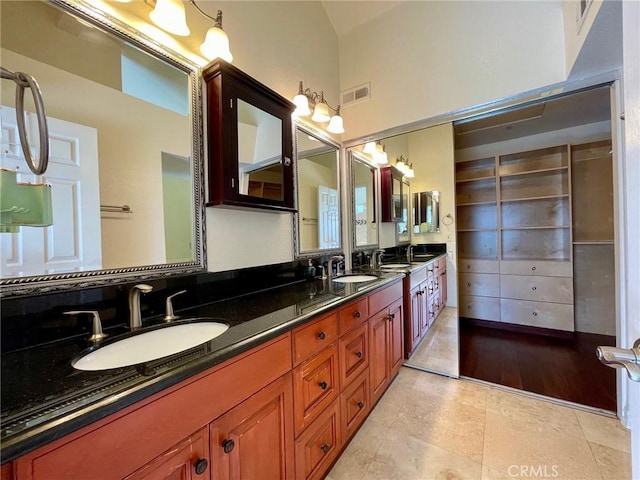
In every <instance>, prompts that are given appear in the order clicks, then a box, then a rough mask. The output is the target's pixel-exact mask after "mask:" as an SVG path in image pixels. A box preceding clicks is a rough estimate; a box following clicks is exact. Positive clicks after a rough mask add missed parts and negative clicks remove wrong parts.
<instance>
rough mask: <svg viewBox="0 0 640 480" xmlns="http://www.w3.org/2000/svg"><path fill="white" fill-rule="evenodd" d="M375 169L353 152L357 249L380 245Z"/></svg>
mask: <svg viewBox="0 0 640 480" xmlns="http://www.w3.org/2000/svg"><path fill="white" fill-rule="evenodd" d="M375 170H376V169H375V167H373V166H372V165H369V164H368V163H366V162H365V161H363V160H360V159H358V158H357V157H356V154H355V152H353V151H352V152H351V179H352V182H351V185H352V187H353V190H352V192H351V194H352V198H353V200H352V201H353V211H352V215H353V237H354V239H353V245H354V247H355V248H360V247H367V246H372V245H376V246H377V245H378V229H377V224H376V200H375V199H376V194H375V186H376V174H375Z"/></svg>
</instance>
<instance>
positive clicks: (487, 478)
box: [482, 465, 513, 480]
mask: <svg viewBox="0 0 640 480" xmlns="http://www.w3.org/2000/svg"><path fill="white" fill-rule="evenodd" d="M508 479H513V477H510V476H509V475H507V474H506V473H502V472H499V471H497V470H493V469H492V468H489V467H487V466H486V465H482V480H508Z"/></svg>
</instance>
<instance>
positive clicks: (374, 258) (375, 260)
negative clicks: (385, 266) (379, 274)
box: [371, 248, 384, 270]
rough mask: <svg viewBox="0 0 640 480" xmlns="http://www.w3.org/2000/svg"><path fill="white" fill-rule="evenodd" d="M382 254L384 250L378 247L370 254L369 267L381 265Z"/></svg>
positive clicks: (373, 267)
mask: <svg viewBox="0 0 640 480" xmlns="http://www.w3.org/2000/svg"><path fill="white" fill-rule="evenodd" d="M383 256H384V250H383V249H381V248H378V249H376V250H374V251H373V253H372V254H371V269H372V270H377V269H378V268H380V265H382V257H383Z"/></svg>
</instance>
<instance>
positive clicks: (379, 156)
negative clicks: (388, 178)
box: [373, 143, 389, 165]
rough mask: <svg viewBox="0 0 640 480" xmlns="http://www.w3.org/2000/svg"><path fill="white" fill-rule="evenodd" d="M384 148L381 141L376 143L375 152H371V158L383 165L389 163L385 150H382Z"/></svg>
mask: <svg viewBox="0 0 640 480" xmlns="http://www.w3.org/2000/svg"><path fill="white" fill-rule="evenodd" d="M384 148H385V147H384V145H382V144H381V143H377V144H376V152H375V153H374V154H373V158H374V159H375V161H376V163H377V164H378V165H385V164H387V163H389V158H388V157H387V152H385V151H384Z"/></svg>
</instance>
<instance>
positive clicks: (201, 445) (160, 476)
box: [112, 428, 211, 480]
mask: <svg viewBox="0 0 640 480" xmlns="http://www.w3.org/2000/svg"><path fill="white" fill-rule="evenodd" d="M112 460H114V461H117V459H112ZM210 463H211V462H210V459H209V432H208V431H207V429H206V428H203V429H201V430H199V431H198V432H196V433H194V434H193V435H191V436H189V438H187V439H185V440H183V441H182V442H180V443H179V444H178V445H176V446H174V447H172V448H170V449H168V450H167V451H166V452H164V453H163V454H162V455H160V456H159V457H158V458H156V459H154V460H152V461H151V462H149V463H148V464H147V465H145V466H144V467H142V468H140V469H139V470H137V471H136V472H134V473H132V474H131V475H129V476H127V477H126V478H125V480H208V479H210V478H211V465H210Z"/></svg>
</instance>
